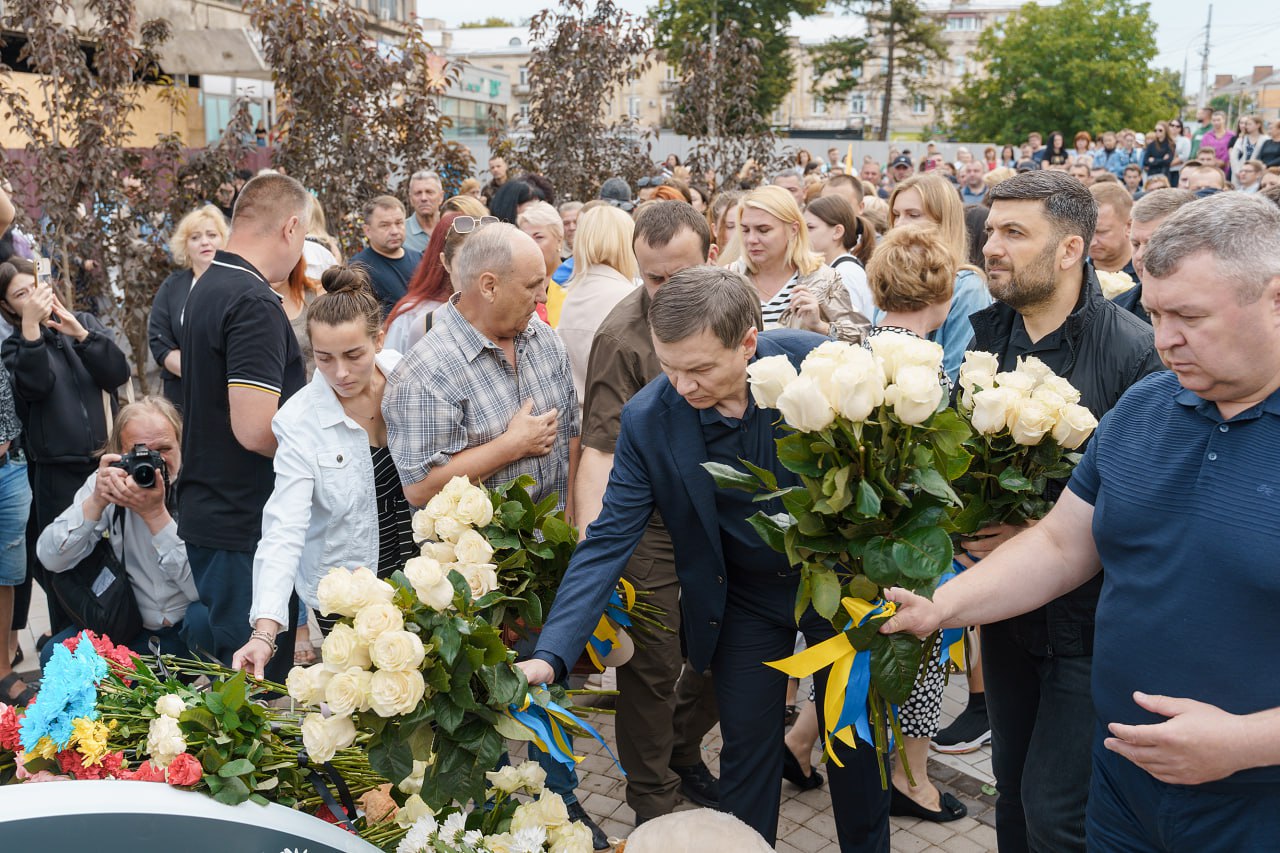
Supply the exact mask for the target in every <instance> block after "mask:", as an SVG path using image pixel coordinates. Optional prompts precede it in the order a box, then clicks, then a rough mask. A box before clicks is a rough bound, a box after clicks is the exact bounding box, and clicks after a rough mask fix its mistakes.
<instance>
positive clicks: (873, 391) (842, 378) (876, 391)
mask: <svg viewBox="0 0 1280 853" xmlns="http://www.w3.org/2000/svg"><path fill="white" fill-rule="evenodd" d="M831 380H832V385H833V386H834V388H833V390H834V392H835V393H834V394H833V395H832V397H831V404H832V406H833V407H834V408H835V410H836V412H837V413H839V415H840V416H841V417H843V418H846V419H848V420H850V421H853V422H854V423H861V422H863V421H865V420H866V419H867V418H868V417H870V416H871V413H872V412H874V411H875V409H876V407H877V406H879V405H880V404H881V403H883V402H884V373H883V372H882V371H881V369H880V364H879V362H877V361H876V359H875V356H873V355H872V354H871V353H869V352H867V351H866V350H865V349H862V348H861V347H856V348H853V350H852V351H851V352H850V354H849V356H848V357H847V358H846V359H845V362H844V364H841V365H840V366H839V367H838V368H836V371H835V373H833V374H832V376H831Z"/></svg>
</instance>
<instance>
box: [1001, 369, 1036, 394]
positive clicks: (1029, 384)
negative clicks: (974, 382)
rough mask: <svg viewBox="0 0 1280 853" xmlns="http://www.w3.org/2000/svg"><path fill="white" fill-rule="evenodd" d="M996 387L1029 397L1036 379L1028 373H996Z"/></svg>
mask: <svg viewBox="0 0 1280 853" xmlns="http://www.w3.org/2000/svg"><path fill="white" fill-rule="evenodd" d="M996 387H997V388H1009V389H1010V390H1013V391H1017V392H1018V393H1019V394H1022V395H1023V396H1030V394H1031V391H1032V390H1033V389H1034V388H1035V387H1036V379H1035V377H1034V376H1032V375H1031V374H1030V373H997V374H996Z"/></svg>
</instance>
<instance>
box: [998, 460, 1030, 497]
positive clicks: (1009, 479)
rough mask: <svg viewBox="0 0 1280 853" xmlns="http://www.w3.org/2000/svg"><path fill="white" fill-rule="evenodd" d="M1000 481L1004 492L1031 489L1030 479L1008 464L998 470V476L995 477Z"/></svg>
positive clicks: (1027, 490)
mask: <svg viewBox="0 0 1280 853" xmlns="http://www.w3.org/2000/svg"><path fill="white" fill-rule="evenodd" d="M996 479H997V481H998V482H999V483H1000V487H1001V488H1002V489H1004V490H1005V491H1006V492H1029V491H1031V481H1030V480H1028V479H1027V478H1026V477H1024V476H1023V475H1022V472H1021V471H1019V470H1017V469H1016V468H1014V467H1012V466H1010V467H1008V468H1005V469H1004V470H1003V471H1001V472H1000V476H999V477H997V478H996Z"/></svg>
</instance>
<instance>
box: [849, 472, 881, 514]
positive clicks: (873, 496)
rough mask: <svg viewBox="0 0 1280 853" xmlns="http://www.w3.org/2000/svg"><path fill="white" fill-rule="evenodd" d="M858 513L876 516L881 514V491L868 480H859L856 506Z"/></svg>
mask: <svg viewBox="0 0 1280 853" xmlns="http://www.w3.org/2000/svg"><path fill="white" fill-rule="evenodd" d="M854 508H855V509H856V510H857V511H858V515H865V516H867V517H869V518H875V517H876V516H878V515H879V514H880V493H879V492H877V491H876V487H875V486H873V485H871V484H870V483H869V482H867V481H866V480H859V481H858V498H857V501H856V503H855V507H854Z"/></svg>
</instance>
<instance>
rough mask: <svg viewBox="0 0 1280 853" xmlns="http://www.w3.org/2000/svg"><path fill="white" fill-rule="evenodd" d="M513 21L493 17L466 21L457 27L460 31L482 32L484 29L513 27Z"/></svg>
mask: <svg viewBox="0 0 1280 853" xmlns="http://www.w3.org/2000/svg"><path fill="white" fill-rule="evenodd" d="M515 25H516V24H515V22H514V21H508V20H507V19H506V18H498V17H495V16H493V15H490V16H489V17H487V18H485V19H484V20H483V21H467V22H466V23H465V24H462V25H461V26H459V27H458V29H460V30H483V29H485V28H486V27H514V26H515Z"/></svg>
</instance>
